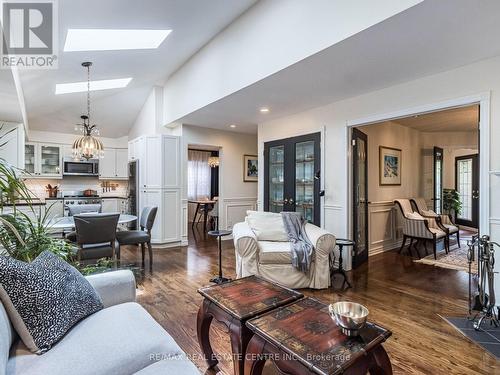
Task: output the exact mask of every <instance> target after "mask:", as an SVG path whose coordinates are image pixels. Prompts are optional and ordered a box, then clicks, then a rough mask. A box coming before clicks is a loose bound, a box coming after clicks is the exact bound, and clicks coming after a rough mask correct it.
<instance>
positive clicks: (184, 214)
mask: <svg viewBox="0 0 500 375" xmlns="http://www.w3.org/2000/svg"><path fill="white" fill-rule="evenodd" d="M181 211H182V224H181V227H182V233H181V234H182V236H181V237H182V238H181V241H182V243H183V244H187V241H188V202H187V199H182V200H181Z"/></svg>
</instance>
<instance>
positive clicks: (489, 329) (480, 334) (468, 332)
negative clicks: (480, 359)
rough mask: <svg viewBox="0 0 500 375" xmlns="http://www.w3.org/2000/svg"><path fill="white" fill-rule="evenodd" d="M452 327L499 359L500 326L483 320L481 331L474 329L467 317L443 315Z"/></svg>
mask: <svg viewBox="0 0 500 375" xmlns="http://www.w3.org/2000/svg"><path fill="white" fill-rule="evenodd" d="M443 319H444V320H446V321H447V322H448V323H449V324H450V325H451V326H452V327H454V328H456V329H457V330H458V331H459V332H460V333H461V334H463V335H464V336H465V337H467V338H468V339H469V340H471V341H472V342H474V343H475V344H477V345H479V346H481V347H482V348H483V349H484V350H486V351H487V352H489V353H490V354H491V355H493V356H494V357H496V359H497V360H500V327H495V326H492V325H490V324H489V322H484V323H483V326H482V327H481V328H483V331H476V330H475V329H474V326H473V325H472V322H471V321H470V320H469V319H467V318H456V317H443Z"/></svg>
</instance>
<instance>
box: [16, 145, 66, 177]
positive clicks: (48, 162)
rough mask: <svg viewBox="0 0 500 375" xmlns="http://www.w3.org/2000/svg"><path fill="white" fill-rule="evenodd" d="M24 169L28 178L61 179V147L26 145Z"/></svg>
mask: <svg viewBox="0 0 500 375" xmlns="http://www.w3.org/2000/svg"><path fill="white" fill-rule="evenodd" d="M24 169H25V171H26V172H27V174H28V175H29V177H30V178H48V177H50V178H62V169H63V168H62V146H61V145H56V144H47V143H26V145H25V147H24Z"/></svg>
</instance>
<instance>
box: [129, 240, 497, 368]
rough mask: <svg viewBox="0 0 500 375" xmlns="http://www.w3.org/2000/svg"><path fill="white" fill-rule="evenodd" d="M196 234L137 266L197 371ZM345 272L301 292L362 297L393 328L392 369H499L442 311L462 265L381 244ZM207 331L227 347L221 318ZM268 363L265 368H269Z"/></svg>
mask: <svg viewBox="0 0 500 375" xmlns="http://www.w3.org/2000/svg"><path fill="white" fill-rule="evenodd" d="M196 237H197V238H196V239H193V238H191V239H190V242H189V246H187V247H179V248H170V249H155V250H154V257H155V262H154V270H153V273H150V272H146V273H145V274H144V277H143V280H142V285H141V286H140V292H139V296H138V302H139V303H141V304H142V305H143V306H144V307H145V308H146V309H147V310H148V311H149V312H150V313H151V314H152V315H153V317H154V318H155V319H156V320H157V321H158V322H159V323H160V324H161V325H162V326H163V327H164V328H165V329H166V330H167V331H168V332H169V333H170V334H171V335H172V336H173V337H174V339H175V340H176V341H177V342H178V343H179V345H180V346H181V347H182V349H183V350H184V351H185V352H186V353H188V354H189V355H191V356H192V359H193V362H195V364H196V365H197V366H198V367H199V368H200V370H201V371H202V372H204V371H205V370H206V365H205V363H204V362H203V360H202V358H201V352H200V350H199V347H198V342H197V339H196V313H197V311H198V306H199V305H200V302H201V297H200V295H198V293H197V292H196V290H197V289H198V288H199V287H200V286H204V285H207V284H208V280H209V278H210V277H211V276H212V275H213V274H215V273H216V269H217V264H216V259H217V257H216V255H217V245H216V242H215V240H213V239H211V238H207V239H204V238H203V235H202V234H200V232H197V236H196ZM223 249H224V250H223V253H224V256H223V266H224V271H225V272H226V273H227V275H228V276H230V277H235V257H234V248H233V245H232V241H226V242H224V243H223ZM122 256H123V259H124V260H126V261H130V262H139V259H140V252H135V251H132V249H130V248H129V249H126V250H124V252H123V255H122ZM351 277H352V280H353V284H354V287H353V288H352V289H349V290H347V291H345V292H340V291H336V290H334V289H327V290H321V291H312V290H305V291H303V292H304V293H305V294H306V295H309V296H313V297H315V298H318V299H319V300H321V301H323V302H325V303H331V302H334V301H339V300H353V301H356V302H360V303H362V304H364V305H366V306H367V307H368V309H369V310H370V320H372V321H374V322H376V323H378V324H380V325H382V326H384V327H387V328H389V329H390V330H392V332H393V336H392V337H391V338H390V339H389V340H388V342H387V343H386V344H385V347H386V349H387V352H388V353H389V356H390V358H391V361H392V364H393V369H394V372H395V373H396V374H500V363H499V362H497V361H496V360H495V358H494V357H492V356H491V355H489V354H488V353H487V352H485V351H484V350H482V349H481V348H480V347H478V346H476V345H475V344H473V343H471V342H469V341H468V340H467V339H466V338H464V337H463V336H462V335H461V334H460V333H459V332H457V331H456V330H455V329H454V328H452V327H451V326H450V325H448V324H447V323H446V322H445V321H444V320H443V319H442V318H441V317H442V316H465V314H466V313H467V285H468V284H467V280H468V279H467V274H466V273H465V272H463V271H455V270H449V269H443V268H437V267H433V266H429V265H424V264H416V263H414V262H412V260H411V259H410V258H409V257H407V256H403V255H398V254H397V252H386V253H382V254H379V255H375V256H372V257H370V259H369V261H368V263H367V264H365V265H363V266H362V267H360V268H359V269H357V270H356V271H355V272H354V273H352V274H351ZM338 281H340V279H339V280H338ZM339 284H340V282H339ZM211 339H212V343H213V347H214V350H215V351H217V352H218V353H220V354H222V355H224V354H227V353H230V344H229V339H228V337H227V332H226V330H225V328H224V327H223V326H221V325H219V324H216V325H215V327H214V328H212V332H211ZM269 367H271V368H270V369H269V368H268V372H270V371H271V370H272V366H269ZM219 368H220V370H221V372H222V373H224V374H232V365H231V362H229V359H225V360H224V359H223V360H222V362H221V363H220V365H219Z"/></svg>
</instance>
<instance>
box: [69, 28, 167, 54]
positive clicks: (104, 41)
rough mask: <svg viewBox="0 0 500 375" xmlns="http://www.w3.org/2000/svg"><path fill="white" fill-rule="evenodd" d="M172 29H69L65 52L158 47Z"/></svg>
mask: <svg viewBox="0 0 500 375" xmlns="http://www.w3.org/2000/svg"><path fill="white" fill-rule="evenodd" d="M171 31H172V30H117V29H68V33H67V34H66V43H64V51H65V52H75V51H113V50H127V49H153V48H158V47H159V46H160V44H162V42H163V41H164V40H165V38H166V37H167V36H168V34H170V32H171Z"/></svg>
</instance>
